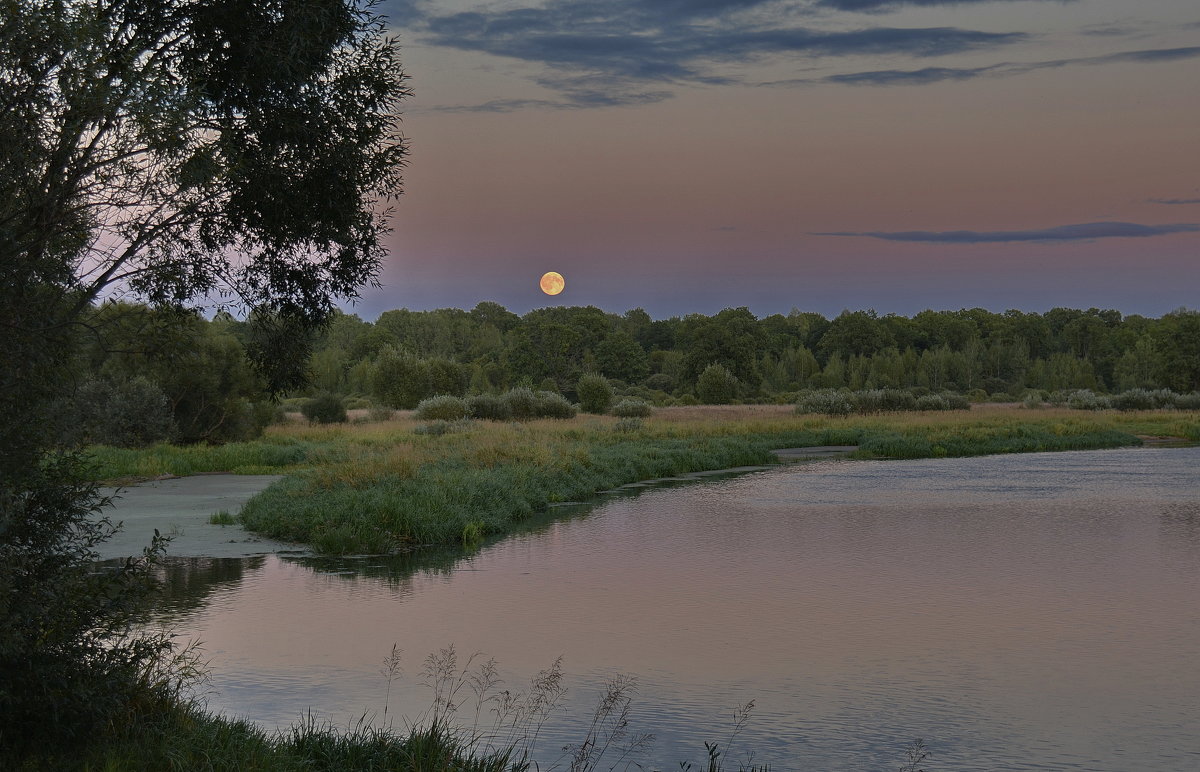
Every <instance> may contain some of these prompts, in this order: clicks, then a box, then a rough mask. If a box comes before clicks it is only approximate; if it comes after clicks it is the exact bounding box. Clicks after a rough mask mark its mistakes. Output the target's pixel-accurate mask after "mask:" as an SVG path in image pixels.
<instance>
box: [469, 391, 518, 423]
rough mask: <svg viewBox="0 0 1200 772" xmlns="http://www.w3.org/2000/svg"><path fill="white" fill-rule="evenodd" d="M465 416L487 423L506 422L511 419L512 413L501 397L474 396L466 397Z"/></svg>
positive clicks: (490, 395)
mask: <svg viewBox="0 0 1200 772" xmlns="http://www.w3.org/2000/svg"><path fill="white" fill-rule="evenodd" d="M467 415H469V416H471V418H479V419H483V420H487V421H507V420H508V419H509V418H511V417H512V411H510V410H509V407H508V402H507V401H505V399H504V398H503V397H498V396H496V395H495V394H475V395H473V396H470V397H467Z"/></svg>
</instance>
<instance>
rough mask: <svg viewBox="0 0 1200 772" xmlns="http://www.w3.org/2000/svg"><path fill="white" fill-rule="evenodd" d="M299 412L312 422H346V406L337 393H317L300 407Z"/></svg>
mask: <svg viewBox="0 0 1200 772" xmlns="http://www.w3.org/2000/svg"><path fill="white" fill-rule="evenodd" d="M300 412H301V413H303V414H304V417H305V418H307V419H308V422H309V423H313V424H343V423H346V420H347V417H346V407H345V405H343V404H342V398H341V396H340V395H338V394H328V393H327V394H318V395H317V396H315V397H313V398H312V399H310V400H308V401H307V402H305V403H304V404H303V405H302V406H301V407H300Z"/></svg>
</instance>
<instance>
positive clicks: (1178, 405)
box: [1175, 391, 1200, 410]
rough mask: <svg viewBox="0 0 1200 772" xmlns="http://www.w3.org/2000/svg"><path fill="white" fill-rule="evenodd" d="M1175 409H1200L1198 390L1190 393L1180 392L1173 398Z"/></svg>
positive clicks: (1199, 392)
mask: <svg viewBox="0 0 1200 772" xmlns="http://www.w3.org/2000/svg"><path fill="white" fill-rule="evenodd" d="M1175 409H1176V410H1200V391H1193V392H1192V393H1191V394H1180V395H1179V396H1178V397H1176V398H1175Z"/></svg>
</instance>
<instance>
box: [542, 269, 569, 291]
mask: <svg viewBox="0 0 1200 772" xmlns="http://www.w3.org/2000/svg"><path fill="white" fill-rule="evenodd" d="M538 286H539V287H541V288H542V292H545V293H546V294H547V295H557V294H558V293H560V292H562V291H563V287H565V286H567V283H566V281H565V280H563V277H562V274H561V273H559V272H558V271H547V272H546V273H544V274H542V280H541V281H540V282H538Z"/></svg>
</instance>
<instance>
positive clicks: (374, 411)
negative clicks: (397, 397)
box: [367, 405, 396, 423]
mask: <svg viewBox="0 0 1200 772" xmlns="http://www.w3.org/2000/svg"><path fill="white" fill-rule="evenodd" d="M395 414H396V411H394V410H392V409H391V408H390V407H384V406H382V405H376V406H374V407H372V408H371V409H370V410H368V411H367V420H369V421H374V422H376V423H378V422H380V421H390V420H392V416H394V415H395Z"/></svg>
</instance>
